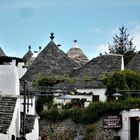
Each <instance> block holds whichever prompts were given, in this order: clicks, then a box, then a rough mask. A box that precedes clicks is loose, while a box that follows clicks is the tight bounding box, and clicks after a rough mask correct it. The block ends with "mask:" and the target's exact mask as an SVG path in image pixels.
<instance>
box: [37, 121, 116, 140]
mask: <svg viewBox="0 0 140 140" xmlns="http://www.w3.org/2000/svg"><path fill="white" fill-rule="evenodd" d="M39 125H40V136H42V135H43V136H45V137H46V139H43V140H83V136H84V134H85V132H84V128H85V125H81V124H75V123H74V122H73V121H71V120H64V121H61V122H58V123H51V122H49V121H46V120H40V123H39ZM90 135H91V138H89V139H88V140H116V139H114V137H115V136H117V131H115V130H113V129H104V128H103V127H102V119H101V120H100V121H98V122H97V123H96V132H95V134H90Z"/></svg>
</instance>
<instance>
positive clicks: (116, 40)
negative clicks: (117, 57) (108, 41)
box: [109, 26, 136, 65]
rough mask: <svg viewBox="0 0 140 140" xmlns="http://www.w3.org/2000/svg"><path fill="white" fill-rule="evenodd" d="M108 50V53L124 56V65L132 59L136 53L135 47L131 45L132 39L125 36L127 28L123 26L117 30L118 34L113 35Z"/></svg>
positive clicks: (127, 35)
mask: <svg viewBox="0 0 140 140" xmlns="http://www.w3.org/2000/svg"><path fill="white" fill-rule="evenodd" d="M109 50H110V53H115V54H122V55H124V64H125V65H126V64H128V62H129V61H130V60H131V59H132V57H133V56H134V54H135V53H136V52H135V47H134V45H133V39H132V38H131V39H129V34H127V28H125V26H122V27H120V28H119V34H118V35H117V34H115V36H114V37H113V44H112V45H111V46H110V49H109Z"/></svg>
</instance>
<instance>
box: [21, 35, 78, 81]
mask: <svg viewBox="0 0 140 140" xmlns="http://www.w3.org/2000/svg"><path fill="white" fill-rule="evenodd" d="M50 38H51V41H50V42H49V43H48V45H47V46H46V47H45V48H44V49H43V50H42V51H41V52H40V53H39V55H38V56H37V57H36V59H35V60H34V61H33V63H32V65H31V66H30V67H29V69H28V70H27V72H26V73H25V75H24V77H23V79H26V80H29V81H32V80H35V79H37V78H39V77H40V76H41V75H44V76H53V77H58V76H59V77H60V76H63V75H68V74H70V73H71V71H72V70H73V69H75V68H77V67H79V65H78V64H77V63H76V62H74V61H73V60H72V59H71V58H69V57H68V56H67V55H66V54H65V53H64V52H63V51H62V50H60V49H59V47H58V46H57V45H56V44H55V43H54V41H53V39H54V34H51V36H50Z"/></svg>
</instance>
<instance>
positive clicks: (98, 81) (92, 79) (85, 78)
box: [72, 55, 122, 88]
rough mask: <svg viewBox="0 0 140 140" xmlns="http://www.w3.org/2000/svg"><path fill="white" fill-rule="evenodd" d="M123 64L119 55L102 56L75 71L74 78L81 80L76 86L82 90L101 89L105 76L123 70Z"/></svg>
mask: <svg viewBox="0 0 140 140" xmlns="http://www.w3.org/2000/svg"><path fill="white" fill-rule="evenodd" d="M121 64H122V56H119V55H102V56H99V57H97V58H93V59H92V60H91V61H89V62H87V63H86V64H85V65H84V66H83V67H81V68H79V69H77V70H74V71H73V73H72V76H74V77H77V78H78V79H79V80H77V82H75V85H77V87H81V88H101V87H103V83H102V78H103V76H104V75H105V74H107V73H110V72H113V71H119V70H121Z"/></svg>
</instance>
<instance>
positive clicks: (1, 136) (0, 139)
mask: <svg viewBox="0 0 140 140" xmlns="http://www.w3.org/2000/svg"><path fill="white" fill-rule="evenodd" d="M0 140H11V139H8V135H7V134H1V133H0Z"/></svg>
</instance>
